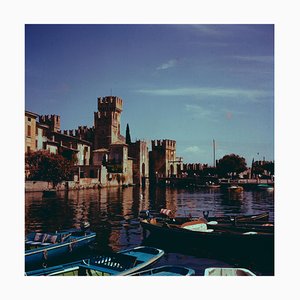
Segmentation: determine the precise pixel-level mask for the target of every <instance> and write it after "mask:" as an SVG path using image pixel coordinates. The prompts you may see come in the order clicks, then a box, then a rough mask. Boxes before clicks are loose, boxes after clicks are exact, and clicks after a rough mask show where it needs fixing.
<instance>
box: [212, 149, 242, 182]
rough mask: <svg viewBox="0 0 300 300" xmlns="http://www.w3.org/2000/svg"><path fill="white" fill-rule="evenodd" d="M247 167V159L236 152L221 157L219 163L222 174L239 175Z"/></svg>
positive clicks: (219, 171) (219, 172)
mask: <svg viewBox="0 0 300 300" xmlns="http://www.w3.org/2000/svg"><path fill="white" fill-rule="evenodd" d="M246 169H247V164H246V160H245V158H244V157H240V156H238V155H236V154H228V155H225V156H224V157H223V158H221V159H220V160H219V162H218V165H217V170H218V174H219V175H220V176H226V175H231V177H233V176H234V175H237V174H239V173H241V172H243V171H245V170H246Z"/></svg>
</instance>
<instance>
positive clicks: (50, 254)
mask: <svg viewBox="0 0 300 300" xmlns="http://www.w3.org/2000/svg"><path fill="white" fill-rule="evenodd" d="M95 238H96V233H89V234H87V235H86V236H82V237H78V238H77V239H73V240H72V239H71V240H69V241H66V242H63V243H58V244H52V245H48V246H44V247H39V248H35V249H31V250H27V251H25V270H33V269H37V268H41V267H45V266H47V265H48V264H52V263H54V262H55V261H56V260H57V259H59V258H64V257H67V256H71V255H72V254H74V253H75V252H78V250H79V249H82V248H83V247H86V246H88V245H89V244H90V243H92V242H93V241H94V240H95Z"/></svg>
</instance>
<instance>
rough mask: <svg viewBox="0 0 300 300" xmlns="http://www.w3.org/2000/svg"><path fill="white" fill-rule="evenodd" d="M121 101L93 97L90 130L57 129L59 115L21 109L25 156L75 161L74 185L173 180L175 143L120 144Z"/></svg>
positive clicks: (122, 139)
mask: <svg viewBox="0 0 300 300" xmlns="http://www.w3.org/2000/svg"><path fill="white" fill-rule="evenodd" d="M122 110H123V100H122V99H121V98H119V97H116V96H106V97H99V98H98V111H97V112H94V126H93V127H91V128H88V127H87V126H79V127H78V129H76V130H63V131H61V129H60V116H57V115H41V116H39V115H38V114H35V113H32V112H29V111H25V154H26V153H27V152H29V151H37V150H47V151H50V152H51V153H59V154H62V155H63V156H64V157H66V158H69V159H71V158H74V157H75V158H76V160H75V161H76V172H75V174H76V175H75V176H74V181H80V180H84V179H86V178H92V179H94V181H99V182H100V183H101V185H103V186H110V185H130V184H137V185H141V184H142V185H146V184H147V183H148V181H149V178H154V177H157V176H159V177H169V176H176V175H177V173H178V171H179V170H181V169H182V159H181V158H180V159H178V158H176V142H175V141H171V140H163V141H160V140H158V141H152V151H150V152H149V149H148V144H147V142H146V141H141V140H137V141H136V142H129V143H126V139H125V137H124V136H122V135H121V128H120V127H121V126H120V123H121V113H122Z"/></svg>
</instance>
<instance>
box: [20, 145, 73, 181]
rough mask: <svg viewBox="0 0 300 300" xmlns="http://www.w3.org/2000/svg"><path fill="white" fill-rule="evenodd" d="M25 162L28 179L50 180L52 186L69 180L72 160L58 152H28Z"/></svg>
mask: <svg viewBox="0 0 300 300" xmlns="http://www.w3.org/2000/svg"><path fill="white" fill-rule="evenodd" d="M25 162H26V165H27V168H28V171H29V177H28V179H30V180H41V181H48V182H52V183H53V186H56V185H57V184H58V183H60V182H62V181H64V180H71V179H72V175H73V171H72V167H73V161H70V160H68V159H66V158H64V157H63V156H61V155H59V154H53V153H49V152H48V151H37V152H30V153H29V154H28V155H27V156H26V158H25Z"/></svg>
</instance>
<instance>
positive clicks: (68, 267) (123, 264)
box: [25, 246, 164, 276]
mask: <svg viewBox="0 0 300 300" xmlns="http://www.w3.org/2000/svg"><path fill="white" fill-rule="evenodd" d="M163 255H164V251H163V250H161V249H157V248H154V247H148V246H138V247H135V248H131V249H127V250H123V251H119V252H117V253H109V254H102V255H98V256H95V257H92V258H88V259H84V260H81V261H75V262H72V263H68V264H63V265H58V266H53V267H49V268H44V269H40V270H33V271H29V272H26V273H25V275H27V276H42V275H44V276H116V275H118V276H125V275H130V274H132V273H135V272H138V271H140V270H142V269H145V268H146V267H149V266H150V265H152V264H153V263H155V262H156V261H157V260H158V259H159V258H161V257H162V256H163Z"/></svg>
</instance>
